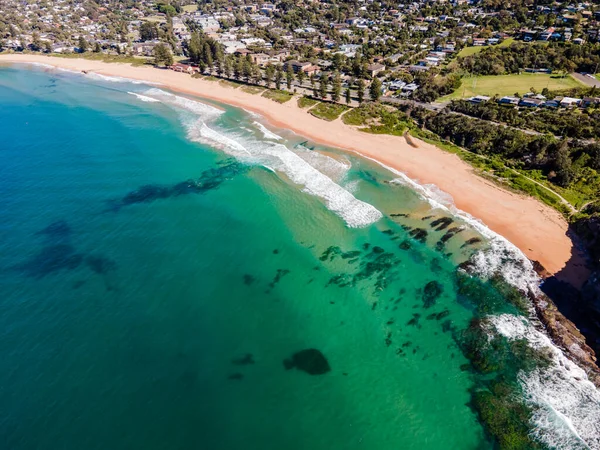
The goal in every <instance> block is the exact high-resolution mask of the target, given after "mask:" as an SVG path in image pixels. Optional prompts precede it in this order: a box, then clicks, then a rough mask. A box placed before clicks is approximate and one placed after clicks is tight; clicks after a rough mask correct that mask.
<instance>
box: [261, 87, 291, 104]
mask: <svg viewBox="0 0 600 450" xmlns="http://www.w3.org/2000/svg"><path fill="white" fill-rule="evenodd" d="M262 96H263V97H265V98H268V99H270V100H273V101H275V102H277V103H285V102H289V101H290V100H291V99H292V97H293V95H292V94H291V93H289V92H287V91H282V90H278V89H267V90H266V91H265V92H263V93H262Z"/></svg>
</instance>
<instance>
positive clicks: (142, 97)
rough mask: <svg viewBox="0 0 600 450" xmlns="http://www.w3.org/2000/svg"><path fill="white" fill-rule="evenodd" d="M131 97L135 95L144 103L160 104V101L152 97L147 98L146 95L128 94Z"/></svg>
mask: <svg viewBox="0 0 600 450" xmlns="http://www.w3.org/2000/svg"><path fill="white" fill-rule="evenodd" d="M127 93H128V94H129V95H133V96H134V97H136V98H137V99H138V100H141V101H143V102H147V103H158V102H160V100H157V99H155V98H152V97H147V96H145V95H142V94H137V93H135V92H127Z"/></svg>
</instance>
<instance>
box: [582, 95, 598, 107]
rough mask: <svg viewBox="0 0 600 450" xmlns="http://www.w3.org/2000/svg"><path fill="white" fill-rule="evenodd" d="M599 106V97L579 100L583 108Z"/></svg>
mask: <svg viewBox="0 0 600 450" xmlns="http://www.w3.org/2000/svg"><path fill="white" fill-rule="evenodd" d="M598 105H600V97H583V100H581V106H582V107H583V108H587V107H588V106H598Z"/></svg>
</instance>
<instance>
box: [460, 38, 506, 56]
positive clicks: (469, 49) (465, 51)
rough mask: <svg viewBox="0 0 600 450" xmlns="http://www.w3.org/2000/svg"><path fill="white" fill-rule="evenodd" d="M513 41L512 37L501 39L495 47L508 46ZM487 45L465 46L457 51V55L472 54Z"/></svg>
mask: <svg viewBox="0 0 600 450" xmlns="http://www.w3.org/2000/svg"><path fill="white" fill-rule="evenodd" d="M513 42H515V40H514V39H513V38H508V39H505V40H504V41H502V42H501V43H500V44H498V45H497V47H508V46H509V45H510V44H512V43H513ZM487 47H489V45H483V46H480V47H465V48H463V49H462V50H461V51H460V52H459V53H458V57H459V58H461V57H465V56H471V55H474V54H475V53H479V52H480V51H481V50H483V49H484V48H487Z"/></svg>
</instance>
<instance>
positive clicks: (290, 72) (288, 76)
mask: <svg viewBox="0 0 600 450" xmlns="http://www.w3.org/2000/svg"><path fill="white" fill-rule="evenodd" d="M300 72H302V70H300ZM285 81H286V84H287V88H288V89H291V88H292V81H294V69H292V65H291V64H288V65H287V69H286V71H285Z"/></svg>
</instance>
